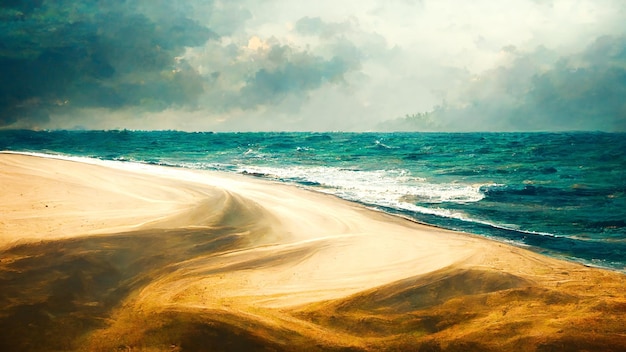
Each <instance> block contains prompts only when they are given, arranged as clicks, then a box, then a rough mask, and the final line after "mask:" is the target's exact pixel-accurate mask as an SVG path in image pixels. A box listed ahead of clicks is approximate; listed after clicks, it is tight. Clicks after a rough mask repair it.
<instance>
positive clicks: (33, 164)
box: [0, 153, 626, 351]
mask: <svg viewBox="0 0 626 352" xmlns="http://www.w3.org/2000/svg"><path fill="white" fill-rule="evenodd" d="M0 187H1V193H0V288H1V289H0V350H6V351H9V350H14V351H42V350H81V351H112V350H129V351H196V350H206V351H222V350H224V351H240V350H241V351H243V350H245V351H255V350H256V351H283V350H286V351H326V350H331V351H334V350H342V351H362V350H363V351H370V350H371V351H379V350H390V351H392V350H393V351H408V350H414V351H473V350H476V351H506V350H509V351H579V350H580V351H583V350H593V351H623V350H624V348H625V347H624V346H626V325H625V324H624V321H626V276H625V275H624V274H622V273H619V272H613V271H608V270H602V269H595V268H590V267H586V266H583V265H580V264H576V263H571V262H566V261H562V260H557V259H554V258H550V257H547V256H543V255H540V254H537V253H534V252H531V251H528V250H526V249H523V248H519V247H514V246H511V245H508V244H505V243H501V242H496V241H491V240H487V239H484V238H481V237H478V236H475V235H471V234H464V233H458V232H453V231H447V230H443V229H439V228H435V227H430V226H425V225H421V224H417V223H414V222H411V221H408V220H405V219H402V218H399V217H395V216H391V215H387V214H383V213H380V212H376V211H373V210H370V209H366V208H365V207H363V206H360V205H357V204H353V203H350V202H346V201H343V200H340V199H337V198H336V197H333V196H330V195H325V194H320V193H314V192H310V191H306V190H302V189H298V188H296V187H293V186H288V185H284V184H278V183H272V182H269V181H266V180H259V179H255V178H253V177H250V176H243V175H231V174H221V173H213V172H207V171H198V170H185V169H176V168H164V167H158V166H148V165H141V166H137V165H133V164H130V163H115V162H102V161H91V162H90V161H88V160H83V161H72V160H62V159H55V158H44V157H40V156H28V155H20V154H10V153H3V154H0Z"/></svg>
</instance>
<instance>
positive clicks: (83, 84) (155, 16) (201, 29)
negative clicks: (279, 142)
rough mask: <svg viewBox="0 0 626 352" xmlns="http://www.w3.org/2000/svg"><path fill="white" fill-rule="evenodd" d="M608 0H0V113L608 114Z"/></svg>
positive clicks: (382, 124) (384, 117) (612, 5)
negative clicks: (0, 1)
mask: <svg viewBox="0 0 626 352" xmlns="http://www.w3.org/2000/svg"><path fill="white" fill-rule="evenodd" d="M624 18H626V1H623V0H508V1H496V0H475V1H463V0H436V1H435V0H433V1H431V0H421V1H420V0H359V1H355V0H339V1H337V0H335V1H328V0H319V1H300V0H264V1H259V0H256V1H253V0H229V1H220V0H126V1H122V0H54V1H48V0H33V1H20V0H7V1H3V2H2V3H0V82H1V85H0V128H28V129H124V128H126V129H141V130H153V129H158V130H163V129H173V130H186V131H377V130H380V131H395V130H403V131H448V132H456V131H564V130H567V131H569V130H600V131H626V21H624Z"/></svg>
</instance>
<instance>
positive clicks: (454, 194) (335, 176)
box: [239, 166, 485, 221]
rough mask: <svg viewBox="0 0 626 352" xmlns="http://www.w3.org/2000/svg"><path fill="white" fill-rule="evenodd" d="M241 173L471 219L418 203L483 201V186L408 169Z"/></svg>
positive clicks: (271, 169) (299, 169) (252, 170)
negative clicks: (438, 179) (431, 178)
mask: <svg viewBox="0 0 626 352" xmlns="http://www.w3.org/2000/svg"><path fill="white" fill-rule="evenodd" d="M239 172H247V173H251V174H262V175H265V176H267V177H270V178H276V179H280V180H283V181H287V182H294V183H300V184H305V185H306V184H314V185H315V186H313V187H309V188H313V189H314V190H316V191H320V192H324V193H329V194H333V195H336V196H338V197H341V198H344V199H347V200H351V201H356V202H360V203H365V204H370V205H374V206H382V207H388V208H393V209H398V210H404V211H411V212H419V213H423V214H429V215H436V216H443V217H448V218H456V219H459V220H464V221H475V220H473V219H469V218H468V217H467V216H466V215H465V214H463V213H462V212H459V211H452V210H449V209H443V208H439V207H432V206H429V207H425V206H420V205H418V204H419V203H423V204H424V203H425V204H440V203H447V202H452V203H472V202H478V201H480V200H482V199H483V198H484V197H485V195H484V194H483V193H482V192H481V191H480V187H481V186H483V185H470V184H463V183H432V182H428V181H427V180H426V179H424V178H420V177H415V176H412V175H411V174H410V173H409V172H408V171H405V170H372V171H363V170H351V169H341V168H333V167H281V168H279V167H254V166H246V167H242V168H240V169H239Z"/></svg>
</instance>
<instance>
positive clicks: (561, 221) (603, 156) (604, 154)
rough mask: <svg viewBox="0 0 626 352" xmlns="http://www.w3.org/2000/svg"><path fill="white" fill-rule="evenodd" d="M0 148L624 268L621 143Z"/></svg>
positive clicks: (76, 134) (29, 140) (206, 137)
mask: <svg viewBox="0 0 626 352" xmlns="http://www.w3.org/2000/svg"><path fill="white" fill-rule="evenodd" d="M0 150H11V151H21V152H37V153H47V154H55V155H63V156H80V157H90V158H97V159H103V160H118V161H120V162H135V163H148V164H158V165H164V166H174V167H184V168H193V169H207V170H217V171H224V172H230V173H243V174H247V175H249V176H250V177H261V178H266V179H271V180H275V181H279V182H284V183H290V184H296V185H299V186H300V187H303V188H307V189H312V190H315V191H319V192H325V193H330V194H333V195H336V196H338V197H341V198H344V199H347V200H350V201H354V202H358V203H361V204H365V205H367V206H369V207H373V208H376V209H378V210H381V211H385V212H389V213H393V214H398V215H402V216H405V217H409V218H412V219H415V220H417V221H420V222H424V223H428V224H432V225H436V226H440V227H444V228H449V229H454V230H461V231H465V232H470V233H475V234H480V235H484V236H487V237H490V238H495V239H498V240H502V241H506V242H512V243H515V244H517V245H520V246H526V247H529V248H530V249H532V250H535V251H538V252H541V253H545V254H548V255H552V256H556V257H560V258H565V259H568V260H573V261H579V262H582V263H585V264H587V265H593V266H601V267H607V268H612V269H616V270H621V271H624V270H626V134H608V133H582V132H580V133H460V134H458V133H454V134H451V133H185V132H174V131H151V132H140V131H126V130H124V131H40V132H34V131H0ZM381 236H384V234H381Z"/></svg>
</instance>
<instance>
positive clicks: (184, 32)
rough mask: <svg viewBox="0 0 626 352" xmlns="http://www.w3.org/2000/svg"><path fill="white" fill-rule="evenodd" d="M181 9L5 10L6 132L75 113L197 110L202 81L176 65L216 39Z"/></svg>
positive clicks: (2, 76)
mask: <svg viewBox="0 0 626 352" xmlns="http://www.w3.org/2000/svg"><path fill="white" fill-rule="evenodd" d="M175 4H176V2H167V1H154V2H150V3H149V5H150V6H146V5H147V3H145V2H141V1H137V2H132V1H95V0H94V1H88V0H83V1H54V2H48V1H30V2H25V1H4V2H2V4H1V5H0V19H1V22H0V82H2V85H1V86H0V126H1V125H9V124H11V123H13V122H16V121H18V120H22V123H23V124H24V125H37V124H38V123H39V122H44V121H45V120H46V119H47V117H48V115H49V114H50V113H53V112H58V111H67V110H69V109H75V108H84V107H104V108H111V109H117V108H122V107H127V106H137V105H141V106H142V108H146V109H153V110H158V109H163V108H164V107H167V106H183V105H187V104H193V103H194V101H195V99H196V97H197V96H198V95H199V94H201V93H202V91H203V85H202V81H201V79H200V76H199V75H197V74H196V73H195V72H194V71H193V70H192V69H190V67H189V66H187V65H185V63H184V62H180V61H179V60H177V59H176V57H177V56H178V55H181V54H182V53H183V51H184V48H185V47H187V46H198V45H202V44H203V43H205V42H206V41H207V40H208V39H210V38H211V37H213V36H214V34H213V33H212V32H211V31H210V30H209V29H208V28H206V27H204V26H202V25H200V24H199V23H197V22H196V21H194V20H192V19H190V18H189V17H187V16H188V14H186V13H184V12H183V11H181V10H180V9H184V7H182V6H181V7H176V6H174V5H175ZM161 5H162V6H161ZM142 7H144V8H160V9H161V10H160V11H151V12H148V11H144V12H142Z"/></svg>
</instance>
